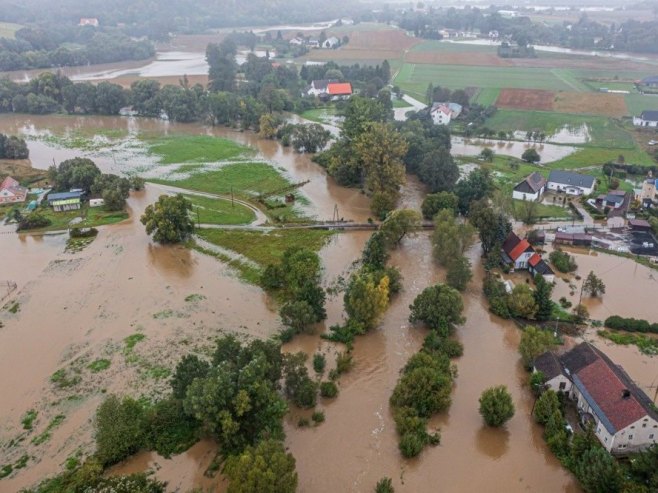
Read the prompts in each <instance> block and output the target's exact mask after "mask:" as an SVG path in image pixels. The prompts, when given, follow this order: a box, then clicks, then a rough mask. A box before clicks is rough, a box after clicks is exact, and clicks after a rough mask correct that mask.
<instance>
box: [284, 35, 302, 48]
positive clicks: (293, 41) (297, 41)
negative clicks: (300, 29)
mask: <svg viewBox="0 0 658 493" xmlns="http://www.w3.org/2000/svg"><path fill="white" fill-rule="evenodd" d="M288 43H290V44H291V45H294V46H302V45H303V44H306V41H305V40H304V39H303V38H298V37H297V36H295V37H294V38H292V39H291V40H290V41H288Z"/></svg>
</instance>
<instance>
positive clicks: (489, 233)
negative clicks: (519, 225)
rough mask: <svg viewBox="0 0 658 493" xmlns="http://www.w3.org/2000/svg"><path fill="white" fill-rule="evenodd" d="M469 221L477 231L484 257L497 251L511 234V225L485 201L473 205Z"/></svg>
mask: <svg viewBox="0 0 658 493" xmlns="http://www.w3.org/2000/svg"><path fill="white" fill-rule="evenodd" d="M469 220H470V222H471V224H473V226H475V227H476V228H477V229H478V232H479V235H480V241H481V242H482V251H483V252H484V254H485V256H488V255H489V254H490V253H491V252H492V251H494V250H498V249H499V248H500V245H502V244H503V242H504V241H505V239H506V238H507V237H508V236H509V234H510V233H511V232H512V224H511V223H510V222H509V220H508V219H507V217H506V216H505V215H504V214H502V213H500V212H496V211H494V210H493V209H492V208H491V207H490V206H489V205H488V203H487V201H485V200H482V201H478V202H476V203H474V204H473V206H472V207H471V211H470V213H469Z"/></svg>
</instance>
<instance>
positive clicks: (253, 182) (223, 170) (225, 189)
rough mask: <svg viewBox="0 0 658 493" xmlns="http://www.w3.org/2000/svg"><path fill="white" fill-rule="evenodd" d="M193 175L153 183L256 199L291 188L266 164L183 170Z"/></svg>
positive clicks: (288, 183) (277, 172)
mask: <svg viewBox="0 0 658 493" xmlns="http://www.w3.org/2000/svg"><path fill="white" fill-rule="evenodd" d="M184 170H185V171H191V172H192V173H191V174H190V175H189V176H188V177H187V178H184V179H181V180H163V179H153V180H149V181H153V182H155V183H164V184H166V185H174V186H177V187H180V188H187V189H188V190H196V191H199V192H207V193H214V194H220V195H221V194H223V195H226V194H230V193H231V191H233V192H234V193H235V194H236V195H239V196H242V197H245V198H253V196H254V195H257V194H260V193H265V192H271V191H274V190H277V189H280V188H284V187H286V186H288V185H290V182H289V181H288V180H287V179H286V178H284V177H283V176H282V175H281V173H280V172H279V171H277V170H276V169H275V168H273V167H272V166H270V165H269V164H267V163H247V162H245V163H236V164H227V165H225V166H222V167H220V168H217V169H214V170H209V171H200V172H197V173H194V172H193V171H194V170H190V169H189V168H184Z"/></svg>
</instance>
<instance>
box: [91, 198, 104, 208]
mask: <svg viewBox="0 0 658 493" xmlns="http://www.w3.org/2000/svg"><path fill="white" fill-rule="evenodd" d="M104 205H105V200H103V199H89V207H103V206H104Z"/></svg>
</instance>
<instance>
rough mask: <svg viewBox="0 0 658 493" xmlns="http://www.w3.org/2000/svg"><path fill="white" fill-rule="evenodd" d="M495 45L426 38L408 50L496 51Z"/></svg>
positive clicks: (421, 51) (422, 51) (449, 51)
mask: <svg viewBox="0 0 658 493" xmlns="http://www.w3.org/2000/svg"><path fill="white" fill-rule="evenodd" d="M496 50H497V48H496V47H495V46H482V45H471V44H466V43H445V42H443V41H435V40H426V41H423V42H422V43H419V44H417V45H416V46H414V47H413V48H411V50H410V51H415V52H419V53H427V52H434V51H441V52H448V53H473V52H478V53H496Z"/></svg>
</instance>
